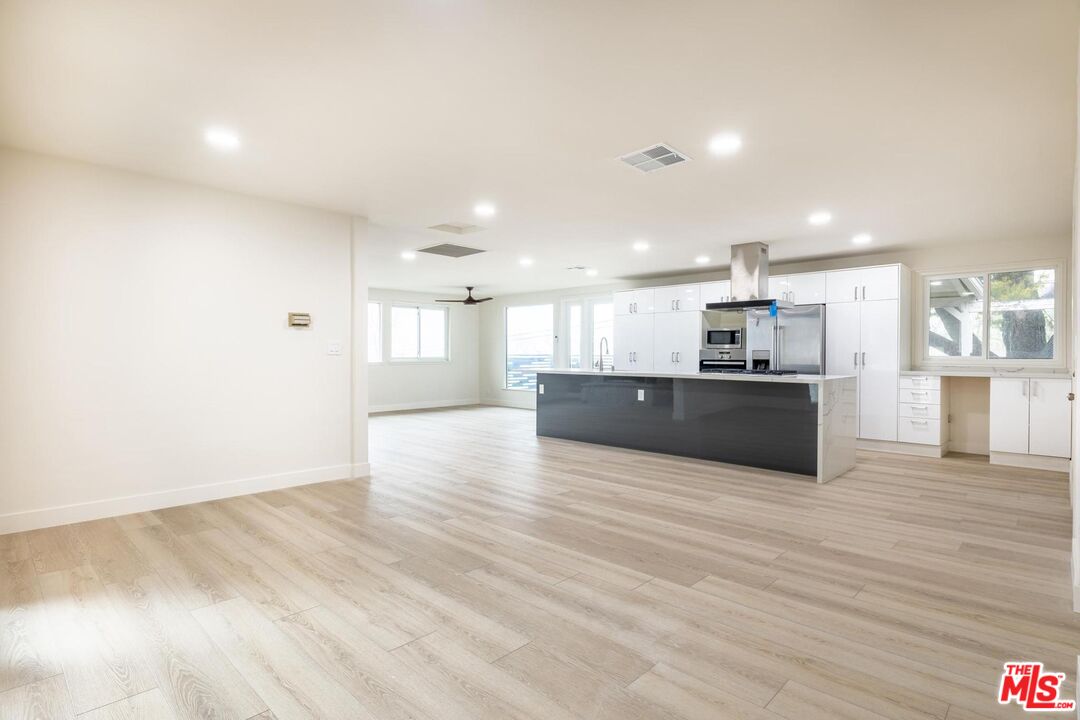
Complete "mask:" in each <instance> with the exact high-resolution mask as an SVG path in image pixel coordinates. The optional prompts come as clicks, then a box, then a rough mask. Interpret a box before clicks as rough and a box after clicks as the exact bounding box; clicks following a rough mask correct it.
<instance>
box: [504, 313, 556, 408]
mask: <svg viewBox="0 0 1080 720" xmlns="http://www.w3.org/2000/svg"><path fill="white" fill-rule="evenodd" d="M554 325H555V312H554V307H553V306H552V305H525V306H519V307H508V308H506V389H507V390H535V389H536V371H537V370H544V369H547V368H550V367H551V364H552V363H551V361H552V355H553V354H554V348H555V327H554Z"/></svg>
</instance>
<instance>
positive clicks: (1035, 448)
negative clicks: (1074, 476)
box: [1028, 378, 1072, 458]
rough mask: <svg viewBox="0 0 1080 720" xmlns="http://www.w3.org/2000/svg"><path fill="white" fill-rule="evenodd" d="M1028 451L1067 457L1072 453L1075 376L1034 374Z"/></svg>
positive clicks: (1035, 453) (1031, 389)
mask: <svg viewBox="0 0 1080 720" xmlns="http://www.w3.org/2000/svg"><path fill="white" fill-rule="evenodd" d="M1028 389H1029V390H1030V393H1029V395H1030V397H1029V398H1028V401H1029V408H1030V410H1029V415H1028V417H1029V420H1028V422H1029V426H1030V427H1029V430H1030V432H1029V434H1028V438H1029V439H1028V452H1029V453H1031V454H1032V455H1047V456H1049V457H1062V458H1067V457H1070V456H1071V455H1072V447H1071V444H1072V432H1071V430H1072V414H1071V407H1070V406H1071V404H1072V403H1070V402H1069V393H1070V392H1071V391H1072V380H1069V379H1066V378H1062V379H1060V380H1058V379H1052V380H1042V379H1039V378H1032V379H1031V384H1030V385H1029V388H1028Z"/></svg>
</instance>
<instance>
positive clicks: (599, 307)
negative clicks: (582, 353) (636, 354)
mask: <svg viewBox="0 0 1080 720" xmlns="http://www.w3.org/2000/svg"><path fill="white" fill-rule="evenodd" d="M591 305H592V342H593V353H592V357H593V367H595V368H597V369H598V370H610V369H612V368H614V367H615V354H614V353H615V351H614V349H613V348H612V343H613V341H614V339H615V306H614V305H613V304H612V303H610V302H594V303H591Z"/></svg>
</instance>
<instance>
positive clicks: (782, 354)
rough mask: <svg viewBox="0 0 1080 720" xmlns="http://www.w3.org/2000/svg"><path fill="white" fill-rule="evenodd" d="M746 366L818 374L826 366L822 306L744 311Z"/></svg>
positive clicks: (823, 308)
mask: <svg viewBox="0 0 1080 720" xmlns="http://www.w3.org/2000/svg"><path fill="white" fill-rule="evenodd" d="M746 367H747V368H748V369H750V370H789V371H794V372H797V373H806V374H813V375H818V374H821V373H822V372H823V368H824V367H825V306H824V305H798V306H796V307H793V308H777V310H776V315H775V316H774V315H772V314H771V313H770V310H769V308H751V309H748V310H747V311H746Z"/></svg>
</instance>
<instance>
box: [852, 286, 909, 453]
mask: <svg viewBox="0 0 1080 720" xmlns="http://www.w3.org/2000/svg"><path fill="white" fill-rule="evenodd" d="M858 305H859V308H860V310H861V314H860V317H859V340H860V343H861V345H862V347H861V348H860V350H859V437H861V438H864V439H867V440H889V441H893V442H895V441H896V439H897V437H896V433H897V423H896V411H897V395H896V393H897V390H898V386H899V382H900V345H899V343H900V308H899V303H898V301H896V300H872V301H867V302H862V303H858Z"/></svg>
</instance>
